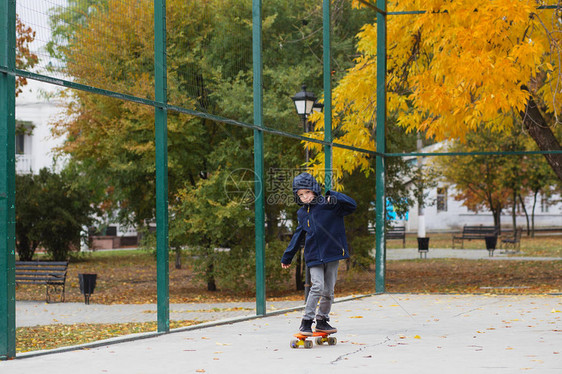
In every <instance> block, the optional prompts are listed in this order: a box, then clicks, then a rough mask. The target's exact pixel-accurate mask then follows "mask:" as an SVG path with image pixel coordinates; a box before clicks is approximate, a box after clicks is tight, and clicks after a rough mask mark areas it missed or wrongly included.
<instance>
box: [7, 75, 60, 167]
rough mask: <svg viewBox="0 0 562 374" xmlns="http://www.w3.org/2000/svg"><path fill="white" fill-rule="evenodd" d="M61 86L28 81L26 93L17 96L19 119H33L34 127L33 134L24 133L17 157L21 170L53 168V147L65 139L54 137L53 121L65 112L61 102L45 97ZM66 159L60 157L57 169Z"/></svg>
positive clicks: (17, 116)
mask: <svg viewBox="0 0 562 374" xmlns="http://www.w3.org/2000/svg"><path fill="white" fill-rule="evenodd" d="M57 89H58V88H57V87H55V86H52V85H48V84H42V83H40V82H37V81H32V80H28V85H27V86H24V87H23V92H22V93H21V94H20V95H19V96H18V97H17V98H16V121H26V122H31V123H32V124H33V125H34V126H35V128H34V129H33V132H32V135H30V136H28V135H26V136H25V140H24V154H23V155H17V156H16V171H17V172H18V173H29V172H32V173H35V174H36V173H38V172H39V170H40V169H41V168H44V167H47V168H53V166H54V163H53V157H54V156H55V152H54V148H56V147H58V146H60V145H61V144H62V143H63V141H64V139H62V138H55V137H54V136H53V135H52V133H51V128H52V126H51V123H52V122H53V121H55V120H56V119H57V118H58V117H60V116H61V115H62V112H63V108H62V106H61V104H62V103H61V102H60V101H58V100H55V99H52V98H51V99H49V98H47V97H45V93H49V94H52V93H54V92H55V91H56V90H57ZM63 164H64V159H59V160H57V165H56V166H57V168H56V170H60V169H61V167H62V166H63Z"/></svg>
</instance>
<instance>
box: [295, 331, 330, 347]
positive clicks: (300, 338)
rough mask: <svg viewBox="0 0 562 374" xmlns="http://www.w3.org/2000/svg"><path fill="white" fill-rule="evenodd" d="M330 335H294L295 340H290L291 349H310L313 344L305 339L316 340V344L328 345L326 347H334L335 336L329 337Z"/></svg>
mask: <svg viewBox="0 0 562 374" xmlns="http://www.w3.org/2000/svg"><path fill="white" fill-rule="evenodd" d="M331 334H332V333H328V332H320V331H315V332H313V333H312V336H310V335H303V334H301V333H296V334H295V335H294V337H295V338H296V339H293V340H291V348H298V347H305V348H312V346H313V343H312V340H308V339H307V338H312V339H314V338H316V339H314V340H315V341H316V344H318V345H322V344H324V343H328V345H335V344H336V343H337V342H338V339H336V337H335V336H330V335H331Z"/></svg>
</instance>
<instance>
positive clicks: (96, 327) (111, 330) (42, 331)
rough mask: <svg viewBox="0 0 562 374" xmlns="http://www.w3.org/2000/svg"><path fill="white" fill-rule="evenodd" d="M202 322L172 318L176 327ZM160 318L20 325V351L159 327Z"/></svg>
mask: <svg viewBox="0 0 562 374" xmlns="http://www.w3.org/2000/svg"><path fill="white" fill-rule="evenodd" d="M199 323H202V322H201V321H170V328H171V329H175V328H179V327H184V326H191V325H195V324H199ZM157 328H158V326H157V322H136V323H115V324H84V323H81V324H74V325H60V324H57V325H48V326H34V327H19V328H17V329H16V347H17V348H16V352H17V353H23V352H29V351H35V350H47V349H55V348H62V347H68V346H73V345H80V344H86V343H92V342H95V341H99V340H104V339H109V338H115V337H117V336H124V335H130V334H138V333H143V332H151V331H157Z"/></svg>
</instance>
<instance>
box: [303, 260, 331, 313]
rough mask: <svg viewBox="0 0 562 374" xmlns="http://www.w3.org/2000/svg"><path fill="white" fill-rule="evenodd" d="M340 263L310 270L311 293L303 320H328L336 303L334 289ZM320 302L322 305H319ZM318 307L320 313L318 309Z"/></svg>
mask: <svg viewBox="0 0 562 374" xmlns="http://www.w3.org/2000/svg"><path fill="white" fill-rule="evenodd" d="M338 265H339V261H333V262H328V263H327V264H323V265H318V266H313V267H311V268H310V283H311V287H310V293H309V294H308V299H307V300H306V306H305V308H304V313H303V319H307V320H313V319H314V318H315V317H316V318H317V319H325V320H327V319H328V315H329V314H330V310H331V309H332V303H333V301H334V287H335V285H336V279H337V277H338ZM318 301H320V305H318ZM317 306H318V313H316V307H317Z"/></svg>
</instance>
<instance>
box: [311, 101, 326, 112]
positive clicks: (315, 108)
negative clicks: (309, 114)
mask: <svg viewBox="0 0 562 374" xmlns="http://www.w3.org/2000/svg"><path fill="white" fill-rule="evenodd" d="M312 110H313V111H314V112H322V110H324V104H322V103H319V102H318V101H317V102H315V103H314V105H313V106H312Z"/></svg>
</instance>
